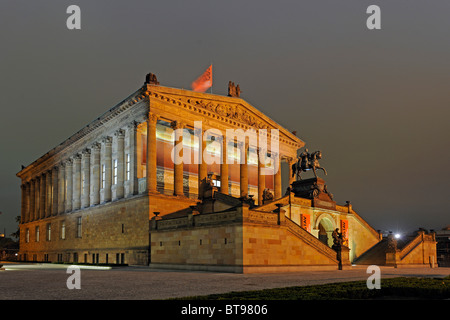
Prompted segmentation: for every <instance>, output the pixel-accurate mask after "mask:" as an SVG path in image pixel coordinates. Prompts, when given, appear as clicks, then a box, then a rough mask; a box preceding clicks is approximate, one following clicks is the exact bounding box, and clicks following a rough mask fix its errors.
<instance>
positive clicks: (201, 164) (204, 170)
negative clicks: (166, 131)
mask: <svg viewBox="0 0 450 320" xmlns="http://www.w3.org/2000/svg"><path fill="white" fill-rule="evenodd" d="M197 131H198V132H197ZM197 131H196V132H195V136H197V137H199V138H200V139H199V142H198V153H199V154H198V160H199V161H198V196H199V198H200V197H201V196H202V195H201V186H202V181H206V178H207V177H208V166H207V164H206V162H205V159H204V154H205V150H206V141H205V139H204V138H205V137H204V131H203V130H201V129H197ZM175 141H177V138H175ZM180 154H181V153H180Z"/></svg>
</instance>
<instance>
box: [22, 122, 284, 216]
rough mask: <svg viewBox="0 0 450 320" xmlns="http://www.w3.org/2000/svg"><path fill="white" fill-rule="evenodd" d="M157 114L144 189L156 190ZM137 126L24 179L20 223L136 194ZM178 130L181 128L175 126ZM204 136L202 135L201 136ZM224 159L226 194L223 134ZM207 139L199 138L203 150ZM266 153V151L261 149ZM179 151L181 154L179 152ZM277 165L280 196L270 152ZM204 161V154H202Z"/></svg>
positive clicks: (177, 189) (243, 176)
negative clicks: (275, 168) (26, 179)
mask: <svg viewBox="0 0 450 320" xmlns="http://www.w3.org/2000/svg"><path fill="white" fill-rule="evenodd" d="M157 121H158V116H157V115H156V114H153V113H150V114H149V116H148V119H147V121H146V123H147V141H146V145H147V150H146V152H147V154H146V190H145V192H147V193H149V194H152V193H158V191H157V147H156V124H157ZM137 125H138V123H137V122H135V121H133V122H131V123H130V124H129V125H128V126H127V127H126V128H121V129H119V130H117V131H116V132H115V133H114V134H113V135H111V136H106V137H103V138H102V139H101V141H96V142H94V143H92V144H91V145H90V146H89V147H88V148H86V149H84V150H82V151H80V152H78V153H76V154H74V155H73V156H71V157H68V158H67V159H65V160H63V161H61V162H60V163H59V164H58V165H56V166H53V167H52V168H51V169H47V170H46V171H43V172H41V173H40V174H38V175H36V176H34V177H32V178H31V179H29V180H28V181H26V182H24V183H23V184H22V186H21V188H22V208H21V210H22V215H21V222H22V223H26V222H30V221H35V220H38V219H44V218H47V217H50V216H56V215H59V214H63V213H67V212H72V211H75V210H79V209H83V208H88V207H92V206H95V205H99V204H102V203H106V202H109V201H115V200H118V199H121V198H124V197H129V196H132V195H135V194H137V193H138V192H139V190H138V178H137V161H138V160H137ZM184 126H185V124H184V123H183V122H181V121H172V122H171V127H172V128H173V129H181V128H184ZM175 132H176V134H177V132H179V131H175ZM202 134H203V132H202ZM202 136H203V135H202ZM182 140H183V137H182V135H179V136H178V135H176V136H175V144H176V143H182ZM220 142H221V144H222V155H221V156H222V161H221V164H220V171H221V172H220V191H221V192H222V193H226V194H228V193H229V192H228V185H229V163H228V159H227V146H228V141H227V140H226V137H223V139H222V141H220ZM205 148H206V142H205V141H204V139H201V147H200V149H201V150H202V154H204V151H205ZM240 150H241V155H240V157H241V159H244V161H241V163H240V164H239V170H240V196H241V197H245V196H248V178H249V177H248V162H247V158H248V141H245V146H243V147H242V148H240ZM259 152H261V151H260V150H259V149H258V202H259V204H261V199H262V198H263V191H264V189H265V175H263V174H262V170H263V167H264V164H263V163H261V161H260V157H259ZM263 152H266V151H263ZM180 155H181V154H180ZM272 156H273V159H274V161H275V163H276V164H275V166H276V167H277V168H278V170H276V172H275V174H274V198H275V199H278V198H281V197H282V187H281V167H280V165H281V156H280V154H272ZM202 160H203V157H202ZM198 166H199V168H198V184H199V190H200V184H201V182H202V181H203V179H205V178H207V164H206V163H205V162H204V161H200V163H199V164H198ZM174 195H175V196H184V192H183V164H182V163H181V164H174Z"/></svg>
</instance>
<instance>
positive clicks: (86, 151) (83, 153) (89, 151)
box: [81, 149, 91, 157]
mask: <svg viewBox="0 0 450 320" xmlns="http://www.w3.org/2000/svg"><path fill="white" fill-rule="evenodd" d="M81 154H82V156H83V157H84V156H86V155H90V154H91V149H84V150H83V151H81Z"/></svg>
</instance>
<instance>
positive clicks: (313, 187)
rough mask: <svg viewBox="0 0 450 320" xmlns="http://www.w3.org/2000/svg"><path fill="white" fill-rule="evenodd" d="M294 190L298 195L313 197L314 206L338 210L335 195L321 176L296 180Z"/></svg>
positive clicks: (306, 197)
mask: <svg viewBox="0 0 450 320" xmlns="http://www.w3.org/2000/svg"><path fill="white" fill-rule="evenodd" d="M292 192H293V193H294V195H295V196H296V197H299V198H305V199H311V200H312V206H313V207H317V208H323V209H330V210H336V202H335V201H333V195H332V194H331V193H329V192H328V190H327V185H326V184H325V180H323V179H321V178H310V179H305V180H298V181H294V182H293V183H292Z"/></svg>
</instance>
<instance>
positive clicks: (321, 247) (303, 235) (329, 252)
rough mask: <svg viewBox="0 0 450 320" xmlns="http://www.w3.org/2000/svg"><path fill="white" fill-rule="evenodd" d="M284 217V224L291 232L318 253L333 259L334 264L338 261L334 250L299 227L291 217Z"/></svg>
mask: <svg viewBox="0 0 450 320" xmlns="http://www.w3.org/2000/svg"><path fill="white" fill-rule="evenodd" d="M285 219H286V226H287V228H288V230H289V231H290V232H292V233H293V234H294V235H295V236H297V237H298V238H300V239H301V240H303V241H304V242H306V243H307V244H308V245H310V246H311V247H313V248H314V249H316V250H317V251H318V252H319V253H321V254H323V255H325V256H327V257H328V258H330V259H331V260H333V261H335V262H336V264H337V263H338V260H337V258H336V251H334V250H333V249H331V248H330V247H328V246H327V245H326V244H324V243H323V242H322V241H320V240H319V239H317V238H316V237H315V236H313V235H312V234H311V233H309V232H308V231H306V230H305V229H303V228H302V227H300V226H299V225H298V224H297V223H295V222H294V221H292V220H291V219H289V218H287V217H286V218H285Z"/></svg>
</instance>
